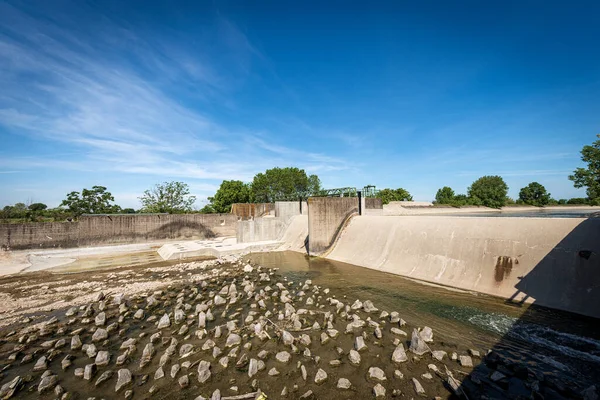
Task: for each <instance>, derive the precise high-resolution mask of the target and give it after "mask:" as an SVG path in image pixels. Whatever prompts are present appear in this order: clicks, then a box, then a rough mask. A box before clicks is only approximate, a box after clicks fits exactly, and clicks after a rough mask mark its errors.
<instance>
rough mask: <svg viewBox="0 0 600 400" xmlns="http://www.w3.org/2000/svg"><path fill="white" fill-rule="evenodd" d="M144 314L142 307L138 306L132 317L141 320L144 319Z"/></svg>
mask: <svg viewBox="0 0 600 400" xmlns="http://www.w3.org/2000/svg"><path fill="white" fill-rule="evenodd" d="M145 316H146V314H145V312H144V309H143V308H140V309H139V310H137V311H136V312H135V314H133V319H137V320H142V319H144V317H145Z"/></svg>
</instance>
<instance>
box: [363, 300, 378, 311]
mask: <svg viewBox="0 0 600 400" xmlns="http://www.w3.org/2000/svg"><path fill="white" fill-rule="evenodd" d="M363 310H365V312H368V313H372V312H377V311H379V309H377V308H376V307H375V306H374V305H373V302H372V301H371V300H366V301H365V302H364V303H363Z"/></svg>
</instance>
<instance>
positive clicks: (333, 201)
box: [308, 197, 358, 256]
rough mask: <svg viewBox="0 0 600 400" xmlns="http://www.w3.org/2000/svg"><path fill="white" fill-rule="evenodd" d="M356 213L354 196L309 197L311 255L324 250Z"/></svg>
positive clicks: (309, 246) (321, 252)
mask: <svg viewBox="0 0 600 400" xmlns="http://www.w3.org/2000/svg"><path fill="white" fill-rule="evenodd" d="M357 213H358V198H356V197H309V199H308V243H309V245H308V251H309V254H310V255H311V256H312V255H321V254H323V253H324V252H326V251H327V250H328V249H329V248H330V247H331V245H332V244H333V243H334V242H335V239H336V237H337V235H338V233H339V232H340V230H341V228H342V227H343V226H344V223H345V222H346V221H347V220H348V219H349V218H350V217H351V216H352V215H356V214H357Z"/></svg>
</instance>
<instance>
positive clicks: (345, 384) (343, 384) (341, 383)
mask: <svg viewBox="0 0 600 400" xmlns="http://www.w3.org/2000/svg"><path fill="white" fill-rule="evenodd" d="M351 387H352V383H350V381H349V380H348V379H346V378H340V379H338V383H337V388H338V389H350V388H351Z"/></svg>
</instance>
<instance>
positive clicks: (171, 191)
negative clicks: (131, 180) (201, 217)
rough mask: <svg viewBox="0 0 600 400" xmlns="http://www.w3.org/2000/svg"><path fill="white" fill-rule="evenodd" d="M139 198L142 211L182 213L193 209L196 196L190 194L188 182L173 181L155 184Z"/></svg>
mask: <svg viewBox="0 0 600 400" xmlns="http://www.w3.org/2000/svg"><path fill="white" fill-rule="evenodd" d="M139 199H140V202H141V203H142V209H141V210H140V212H144V213H170V214H182V213H186V212H190V211H192V205H193V204H194V202H195V201H196V196H191V195H190V189H189V186H188V185H187V183H183V182H175V181H173V182H164V183H162V184H157V185H155V186H154V187H152V188H150V189H148V190H146V191H145V192H144V194H143V195H142V196H141V197H139Z"/></svg>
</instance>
